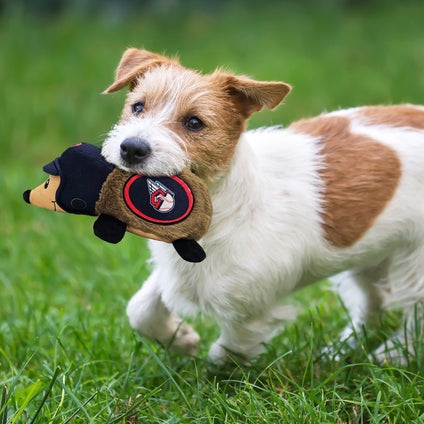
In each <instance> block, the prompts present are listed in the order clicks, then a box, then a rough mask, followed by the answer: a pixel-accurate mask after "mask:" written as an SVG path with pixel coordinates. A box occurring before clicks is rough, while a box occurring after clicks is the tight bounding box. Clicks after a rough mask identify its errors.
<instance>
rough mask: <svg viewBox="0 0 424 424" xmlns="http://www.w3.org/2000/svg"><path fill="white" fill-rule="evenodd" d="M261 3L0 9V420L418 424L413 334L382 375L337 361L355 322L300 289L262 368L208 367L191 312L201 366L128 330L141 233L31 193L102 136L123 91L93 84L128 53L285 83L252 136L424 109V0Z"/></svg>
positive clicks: (200, 321) (420, 385)
mask: <svg viewBox="0 0 424 424" xmlns="http://www.w3.org/2000/svg"><path fill="white" fill-rule="evenodd" d="M263 3H264V5H263V7H259V6H257V5H256V3H255V2H253V1H250V2H248V3H247V4H249V6H246V7H242V6H241V4H242V3H241V2H240V3H228V4H227V5H226V3H220V6H219V7H217V9H216V10H207V11H202V10H201V9H200V8H196V7H194V6H193V3H190V4H191V6H190V7H189V8H185V7H183V6H182V5H180V7H177V8H174V9H173V10H171V11H169V12H166V11H159V10H158V9H152V8H150V9H147V10H144V11H142V12H140V13H137V14H133V15H132V16H124V17H123V16H115V15H104V16H103V15H102V16H96V17H94V16H91V17H90V16H88V17H87V16H86V17H82V16H80V15H78V14H77V13H75V12H74V13H70V12H69V13H65V14H63V15H58V16H52V17H49V18H47V17H41V16H38V17H34V16H32V17H30V16H27V15H25V14H22V13H6V14H3V15H0V52H1V58H0V111H1V117H0V182H1V194H0V196H1V197H0V198H1V208H0V223H1V226H0V240H1V241H0V424H6V423H15V422H16V423H40V424H46V423H71V424H73V423H112V422H118V423H137V422H140V423H141V422H143V423H145V422H146V423H150V422H151V423H194V422H199V423H203V422H204V423H223V422H228V423H233V422H234V423H277V422H283V423H293V422H295V423H303V422H310V423H323V422H325V423H345V422H353V423H377V422H378V423H380V422H382V423H413V422H417V423H418V422H424V401H423V397H424V377H423V371H424V363H423V362H422V361H423V359H424V355H421V354H420V352H421V351H422V348H421V341H420V339H419V340H418V342H417V344H416V355H413V356H411V357H409V358H408V359H409V363H408V365H407V366H405V367H396V366H386V367H382V366H381V365H379V364H377V363H376V362H375V361H374V360H373V357H372V355H370V354H369V353H367V351H366V350H365V349H358V350H357V351H352V352H350V358H349V361H340V362H338V361H336V360H335V359H334V358H332V357H325V356H323V355H322V354H321V353H320V352H321V350H322V348H323V347H324V346H326V345H328V344H334V346H335V348H336V350H337V348H338V347H340V346H339V345H338V340H337V334H338V332H339V331H340V330H341V329H342V328H343V326H344V325H345V324H346V323H347V318H346V316H345V311H344V309H343V307H342V306H341V304H340V302H339V300H338V298H337V297H336V296H335V295H334V293H332V292H331V291H328V290H326V288H327V284H326V283H325V282H323V283H320V284H319V285H316V286H313V287H311V288H308V289H305V290H303V291H301V292H299V293H297V294H296V295H295V296H293V297H292V299H290V300H291V302H292V303H294V304H296V305H297V306H298V307H299V316H298V319H297V320H296V321H295V322H293V323H290V324H288V325H287V327H286V329H285V331H284V333H283V334H281V335H279V336H277V337H276V338H275V339H274V340H273V341H272V342H271V343H270V344H269V345H268V346H267V349H266V353H265V354H264V355H263V356H261V357H260V358H258V360H257V363H256V364H255V365H254V366H253V367H251V368H250V369H241V368H240V369H236V371H235V372H234V373H221V374H219V375H214V374H213V373H210V372H208V363H207V361H206V356H207V351H208V347H209V345H210V344H211V342H212V341H213V340H214V339H215V338H216V337H217V336H218V329H217V328H216V327H215V326H214V323H213V321H212V320H210V319H208V318H207V317H205V318H201V317H197V318H194V319H192V320H191V323H192V324H193V325H194V326H195V328H196V329H197V330H198V332H199V333H200V335H201V337H202V343H201V348H200V351H199V353H198V355H197V357H196V358H194V359H193V358H186V357H183V356H179V355H177V354H171V353H170V352H168V351H167V350H166V349H165V348H163V347H159V346H157V345H154V344H152V343H150V342H149V341H146V340H144V339H142V338H140V337H139V336H137V335H135V334H134V333H133V331H132V330H131V328H130V326H129V324H128V322H127V318H126V315H125V305H126V302H127V301H128V300H129V298H130V297H131V295H132V294H133V293H134V292H135V291H136V290H137V289H138V287H139V286H140V284H141V283H142V282H143V280H144V279H145V278H146V276H147V275H148V273H149V264H148V262H147V260H148V257H149V253H148V250H147V249H146V244H145V241H144V240H142V239H141V238H137V237H135V236H131V235H127V236H126V237H125V239H124V241H123V242H122V243H120V244H118V245H113V246H112V245H108V244H106V243H104V242H102V241H101V240H99V239H96V238H95V237H94V235H93V234H92V231H91V225H92V220H91V219H90V218H89V217H77V216H72V217H70V216H65V215H61V214H54V213H49V212H48V211H45V210H41V209H38V208H35V207H30V206H28V205H26V204H25V203H24V202H23V200H22V192H23V191H24V190H26V189H28V188H33V187H35V186H36V185H38V184H40V183H41V182H42V180H43V179H44V177H45V175H44V174H43V172H42V166H43V165H45V164H46V163H47V162H49V161H51V160H52V159H53V158H54V157H56V156H57V155H59V154H60V153H61V152H62V151H63V150H64V149H65V148H66V147H68V146H70V145H72V144H75V143H76V142H79V141H87V142H91V143H95V144H98V145H100V143H101V141H102V139H103V137H104V135H105V134H106V133H107V131H108V130H109V129H110V128H111V126H112V125H113V123H114V122H115V121H116V120H117V119H118V117H119V114H120V108H121V105H122V101H123V99H124V96H125V94H124V93H119V94H116V95H111V96H102V95H100V93H101V92H102V91H103V90H104V89H105V88H106V87H107V86H108V84H109V83H110V82H111V80H112V78H113V71H114V69H115V67H116V65H117V63H118V61H119V58H120V55H121V54H122V52H123V50H124V49H125V48H127V47H128V46H134V47H142V46H143V47H145V48H147V49H149V50H153V51H157V52H166V53H169V54H171V55H174V54H178V55H179V56H180V58H181V61H182V63H183V64H184V65H186V66H188V67H195V68H198V69H200V70H202V71H204V72H210V71H212V70H213V69H214V68H215V67H216V66H221V65H223V66H225V67H226V68H228V69H231V70H233V71H235V72H238V73H246V74H248V75H250V76H253V77H255V78H257V79H263V80H267V79H269V80H284V81H286V82H288V83H290V84H292V85H293V86H294V90H293V92H292V93H291V94H290V96H289V97H288V98H287V101H286V102H285V104H284V105H283V106H281V107H280V108H278V109H277V110H276V111H274V112H262V113H260V114H257V115H256V116H254V117H253V118H252V119H251V121H250V127H252V128H254V127H257V126H260V125H271V124H285V125H286V124H288V123H289V122H291V121H292V120H295V119H299V118H301V117H305V116H312V115H314V114H318V113H320V112H322V111H324V110H331V109H336V108H339V107H351V106H357V105H360V104H377V103H378V104H389V103H401V102H411V103H420V104H424V26H423V22H424V4H423V3H422V2H419V1H415V2H413V1H404V2H400V1H399V2H396V1H384V2H369V3H368V4H367V3H366V2H360V3H358V4H357V5H356V6H355V3H354V2H350V3H349V2H341V1H340V2H336V1H324V0H323V1H320V2H316V3H314V5H311V4H308V3H307V2H300V3H297V4H295V3H294V2H293V3H292V2H286V3H283V4H282V5H279V3H278V2H270V3H266V2H263ZM237 4H239V5H238V6H237ZM337 5H338V6H337ZM395 320H396V316H393V317H390V320H389V321H390V322H388V323H387V322H386V324H385V325H386V327H387V328H389V327H390V325H391V323H392V321H395Z"/></svg>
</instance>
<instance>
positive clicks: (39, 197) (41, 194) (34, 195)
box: [23, 175, 65, 212]
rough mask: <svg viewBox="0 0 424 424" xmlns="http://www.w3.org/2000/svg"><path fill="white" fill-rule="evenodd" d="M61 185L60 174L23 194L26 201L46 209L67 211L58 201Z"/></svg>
mask: <svg viewBox="0 0 424 424" xmlns="http://www.w3.org/2000/svg"><path fill="white" fill-rule="evenodd" d="M59 185H60V177H59V176H58V175H50V177H49V178H48V179H47V180H46V181H45V182H44V183H43V184H40V185H39V186H38V187H36V188H34V189H33V190H26V191H25V192H24V194H23V197H24V200H25V202H27V203H29V204H31V205H34V206H38V207H40V208H44V209H50V210H52V211H57V212H65V211H64V210H63V209H62V208H61V207H60V206H59V205H58V204H57V202H56V192H57V189H58V188H59Z"/></svg>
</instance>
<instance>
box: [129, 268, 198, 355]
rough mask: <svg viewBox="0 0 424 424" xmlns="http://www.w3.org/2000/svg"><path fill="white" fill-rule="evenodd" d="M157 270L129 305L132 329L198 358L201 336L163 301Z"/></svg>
mask: <svg viewBox="0 0 424 424" xmlns="http://www.w3.org/2000/svg"><path fill="white" fill-rule="evenodd" d="M158 278H159V273H158V272H157V271H154V272H153V273H152V274H151V275H150V277H149V278H148V279H147V280H146V281H145V282H144V284H143V286H142V287H141V289H140V290H139V291H138V292H137V293H136V294H135V295H134V296H133V297H132V299H131V300H130V301H129V303H128V306H127V315H128V318H129V320H130V324H131V326H132V327H133V328H134V329H135V330H136V331H138V333H140V334H141V335H142V336H145V337H147V338H149V339H151V340H155V341H158V342H159V343H161V344H162V345H164V346H165V347H168V348H172V349H175V350H178V351H181V352H183V353H186V354H189V355H194V354H195V353H196V351H197V349H198V347H199V341H200V338H199V335H198V334H197V333H196V332H195V331H194V330H193V328H192V327H191V326H190V325H188V324H186V323H184V322H183V321H182V320H181V319H180V318H178V317H176V316H175V315H173V314H171V313H170V311H169V310H168V308H167V307H166V306H165V305H164V303H163V302H162V299H161V293H160V291H159V288H158V284H157V280H158Z"/></svg>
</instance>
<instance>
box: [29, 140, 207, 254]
mask: <svg viewBox="0 0 424 424" xmlns="http://www.w3.org/2000/svg"><path fill="white" fill-rule="evenodd" d="M43 170H44V171H45V172H46V173H48V174H50V176H49V178H48V179H47V180H46V181H45V182H44V183H43V184H41V185H40V186H39V187H37V188H35V189H34V190H27V191H25V193H24V200H25V201H26V202H27V203H30V204H33V205H35V206H39V207H42V208H45V209H50V210H54V211H59V212H67V213H73V214H82V215H92V216H98V218H97V220H96V221H95V222H94V226H93V229H94V233H95V234H96V235H97V236H98V237H100V238H101V239H103V240H105V241H108V242H110V243H118V242H120V241H121V240H122V238H123V237H124V234H125V231H129V232H131V233H133V234H136V235H139V236H142V237H146V238H150V239H154V240H160V241H165V242H168V243H172V244H173V245H174V247H175V250H176V251H177V252H178V254H179V255H180V256H181V257H182V258H183V259H185V260H186V261H189V262H201V261H202V260H203V259H205V257H206V254H205V252H204V250H203V249H202V247H201V246H200V245H199V244H198V243H197V242H196V240H199V239H201V238H202V237H203V235H204V234H205V233H206V232H207V231H208V228H209V225H210V222H211V217H212V204H211V200H210V196H209V192H208V189H207V187H206V185H205V184H204V183H203V181H202V180H201V179H200V178H198V177H196V176H195V175H194V174H193V173H192V172H191V171H189V170H188V169H184V170H183V171H182V173H181V174H180V175H178V176H167V177H148V176H145V175H139V174H133V173H129V172H126V171H123V170H121V169H118V168H115V167H114V166H113V165H112V164H110V163H109V162H106V160H105V159H104V158H103V157H102V155H101V150H100V148H99V147H97V146H93V145H91V144H86V143H79V144H76V145H75V146H73V147H70V148H69V149H67V150H65V152H64V153H63V154H62V155H61V156H60V157H58V158H56V159H55V160H54V161H53V162H50V163H49V164H47V165H46V166H44V167H43Z"/></svg>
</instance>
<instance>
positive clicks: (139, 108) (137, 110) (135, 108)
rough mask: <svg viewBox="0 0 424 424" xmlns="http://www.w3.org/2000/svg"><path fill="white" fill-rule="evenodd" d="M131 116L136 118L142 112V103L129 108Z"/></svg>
mask: <svg viewBox="0 0 424 424" xmlns="http://www.w3.org/2000/svg"><path fill="white" fill-rule="evenodd" d="M131 109H132V113H133V115H135V116H137V115H139V114H140V113H141V112H143V110H144V102H137V103H134V104H133V105H132V106H131Z"/></svg>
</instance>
